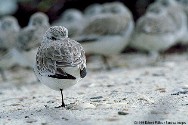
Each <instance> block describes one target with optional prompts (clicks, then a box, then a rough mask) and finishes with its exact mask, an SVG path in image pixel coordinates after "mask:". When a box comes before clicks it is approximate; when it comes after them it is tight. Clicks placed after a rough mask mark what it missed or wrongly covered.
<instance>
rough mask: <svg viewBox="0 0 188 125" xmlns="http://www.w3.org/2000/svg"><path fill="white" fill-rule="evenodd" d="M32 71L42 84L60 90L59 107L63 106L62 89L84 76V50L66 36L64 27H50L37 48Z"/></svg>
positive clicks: (66, 31) (66, 32)
mask: <svg viewBox="0 0 188 125" xmlns="http://www.w3.org/2000/svg"><path fill="white" fill-rule="evenodd" d="M34 71H35V73H36V76H37V77H38V79H39V80H40V81H41V82H42V83H43V84H45V85H46V86H48V87H50V88H51V89H54V90H57V91H61V96H62V104H61V105H60V106H59V107H65V103H64V100H63V90H64V89H66V88H69V87H71V86H73V85H74V84H76V83H77V82H78V81H79V80H80V79H82V78H84V77H85V76H86V58H85V51H84V49H83V47H82V46H81V44H80V43H78V42H76V41H75V40H72V39H70V38H68V30H67V29H66V28H65V27H61V26H53V27H50V28H49V29H48V30H47V31H46V33H45V34H44V36H43V41H42V43H41V45H40V47H39V48H38V52H37V55H36V64H35V67H34ZM59 107H58V108H59Z"/></svg>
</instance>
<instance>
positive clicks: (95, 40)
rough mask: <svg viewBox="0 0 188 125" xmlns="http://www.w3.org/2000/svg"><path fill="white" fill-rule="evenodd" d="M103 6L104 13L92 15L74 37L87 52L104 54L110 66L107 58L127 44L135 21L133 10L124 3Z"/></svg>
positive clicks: (117, 52)
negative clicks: (79, 33)
mask: <svg viewBox="0 0 188 125" xmlns="http://www.w3.org/2000/svg"><path fill="white" fill-rule="evenodd" d="M102 6H103V13H100V14H98V15H95V16H92V17H90V18H89V20H88V22H87V23H86V26H85V27H84V29H83V31H82V32H81V35H80V36H78V37H75V38H74V39H76V40H77V41H78V42H80V43H81V44H82V45H83V47H84V49H85V51H86V54H99V55H102V56H103V59H104V62H105V63H106V64H107V66H108V63H107V58H109V57H111V56H113V55H116V54H119V53H120V52H121V51H123V49H125V47H126V46H127V44H128V42H129V39H130V37H131V34H132V32H133V29H134V22H133V19H132V15H131V12H130V11H129V10H128V9H127V8H126V7H125V6H124V5H123V4H122V3H120V2H112V3H105V4H103V5H102ZM85 20H87V18H86V19H85ZM107 68H109V66H108V67H107Z"/></svg>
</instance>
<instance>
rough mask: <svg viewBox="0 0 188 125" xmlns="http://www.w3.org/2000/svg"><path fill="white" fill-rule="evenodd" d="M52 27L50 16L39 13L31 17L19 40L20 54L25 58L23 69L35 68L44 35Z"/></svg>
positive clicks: (18, 48)
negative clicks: (36, 57) (38, 49)
mask: <svg viewBox="0 0 188 125" xmlns="http://www.w3.org/2000/svg"><path fill="white" fill-rule="evenodd" d="M49 27H50V24H49V21H48V16H47V15H46V14H44V13H42V12H37V13H35V14H33V15H32V16H31V17H30V20H29V23H28V26H27V27H25V28H23V29H22V30H21V31H20V33H19V36H18V39H17V50H18V53H20V54H21V55H22V58H25V61H24V62H25V64H20V65H21V66H23V67H29V68H33V65H34V62H35V55H36V53H37V48H38V47H39V45H40V44H41V41H42V35H41V34H44V33H45V32H46V30H47V29H48V28H49Z"/></svg>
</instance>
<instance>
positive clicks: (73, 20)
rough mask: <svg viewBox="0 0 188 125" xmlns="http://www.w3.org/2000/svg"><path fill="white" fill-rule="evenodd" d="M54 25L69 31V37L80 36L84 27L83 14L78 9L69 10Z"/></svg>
mask: <svg viewBox="0 0 188 125" xmlns="http://www.w3.org/2000/svg"><path fill="white" fill-rule="evenodd" d="M53 25H54V26H65V27H66V28H67V29H68V31H69V37H75V36H77V35H79V34H80V32H81V30H82V28H83V26H84V18H83V14H82V12H81V11H79V10H77V9H67V10H66V11H64V12H63V13H62V15H61V16H60V19H58V20H57V21H55V22H54V23H53Z"/></svg>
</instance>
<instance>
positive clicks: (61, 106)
mask: <svg viewBox="0 0 188 125" xmlns="http://www.w3.org/2000/svg"><path fill="white" fill-rule="evenodd" d="M55 108H65V105H60V106H57V107H55Z"/></svg>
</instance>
